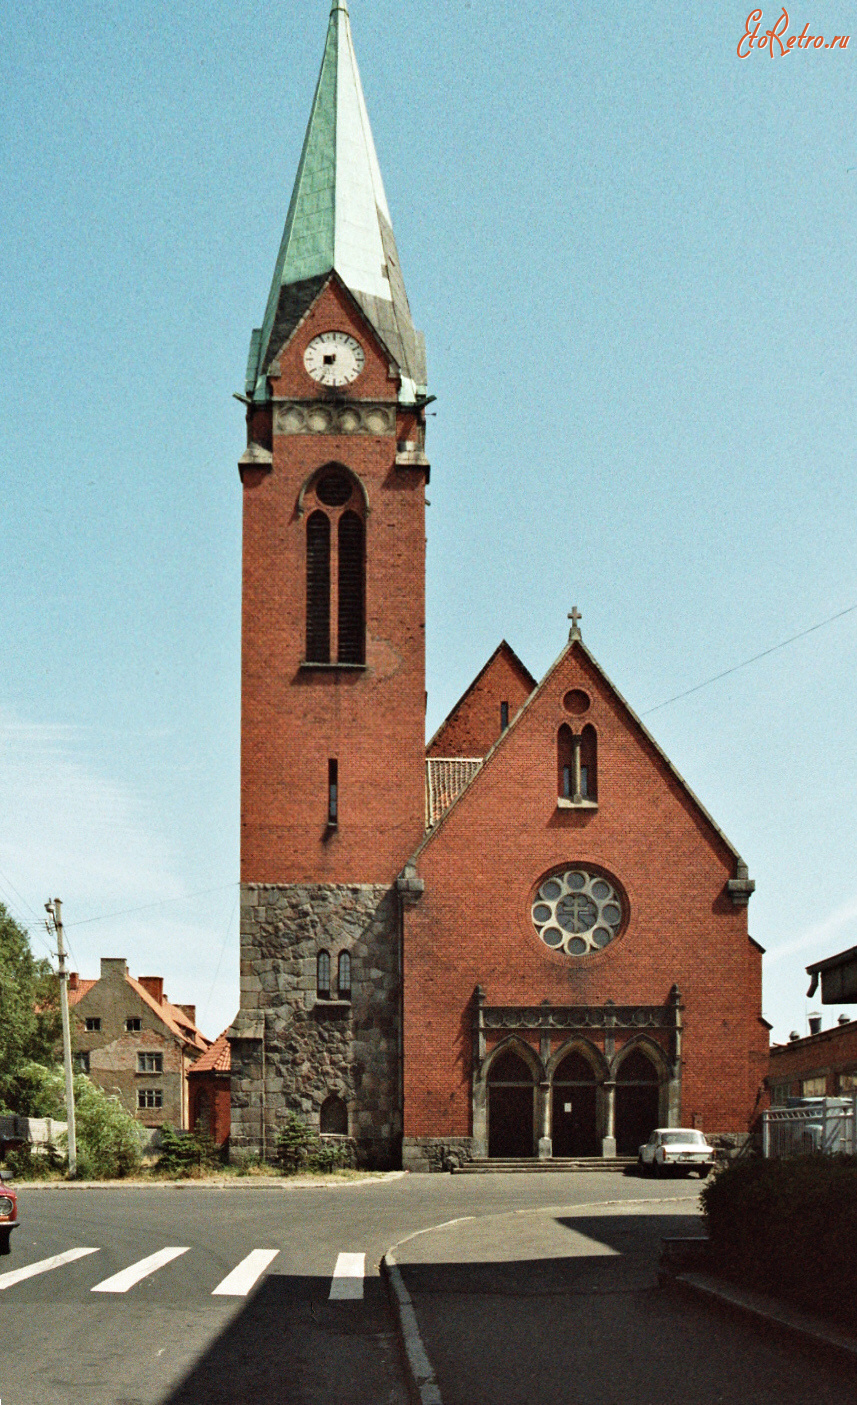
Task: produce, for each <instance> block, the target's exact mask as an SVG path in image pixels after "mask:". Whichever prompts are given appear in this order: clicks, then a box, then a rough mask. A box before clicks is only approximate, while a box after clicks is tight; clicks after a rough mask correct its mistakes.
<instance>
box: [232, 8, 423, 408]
mask: <svg viewBox="0 0 857 1405" xmlns="http://www.w3.org/2000/svg"><path fill="white" fill-rule="evenodd" d="M332 271H335V272H336V273H338V274H339V277H340V278H341V279H342V281H343V283H344V284H345V286H346V287H347V288H348V289H349V291H350V292H351V293H352V294H353V296H354V297H355V298H356V299H357V301H358V302H359V304H360V306H361V307H362V309H363V311H364V313H365V314H366V316H367V317H368V318H369V320H370V322H371V323H372V324H373V326H374V328H375V330H376V331H377V333H378V335H379V337H380V338H381V340H382V342H383V343H384V345H385V346H386V348H387V351H388V352H389V353H390V355H391V357H392V358H393V360H394V361H395V362H396V363H397V365H398V366H399V368H400V370H401V373H402V390H401V397H400V398H401V399H403V400H405V401H413V399H414V398H415V396H416V395H418V394H421V393H424V391H425V379H426V377H425V350H424V346H423V342H422V337H421V336H420V334H419V333H417V332H415V331H414V326H413V322H412V321H411V313H410V308H409V306H408V299H407V294H406V292H405V285H404V282H403V280H402V275H401V272H400V269H399V257H398V253H397V251H396V242H395V239H394V237H393V230H392V226H391V223H390V212H389V210H388V208H387V197H386V195H385V194H384V183H383V181H382V179H381V171H380V168H379V166H378V157H377V155H376V153H375V143H374V141H373V140H372V131H371V128H370V126H369V117H368V114H367V111H366V103H365V100H364V97H363V88H362V85H361V82H360V74H359V71H358V68H357V59H356V57H355V54H354V44H353V41H352V38H351V25H350V23H349V19H348V6H347V4H346V3H345V0H333V4H332V6H331V10H330V20H329V22H328V27H327V39H326V42H325V46H324V57H323V58H322V62H321V73H320V74H319V79H318V85H317V87H316V90H315V98H314V100H313V105H312V111H311V113H310V119H309V125H308V126H307V131H306V137H305V139H304V145H303V151H302V153H301V159H300V165H299V166H298V174H297V178H296V180H295V185H294V190H293V191H292V199H291V204H290V205H289V213H288V215H287V217H286V227H285V230H284V232H283V239H282V243H281V245H280V252H279V254H278V256H277V263H276V266H275V269H274V278H273V281H272V284H271V291H270V294H269V296H268V305H267V307H266V309H265V320H264V322H263V325H262V327H261V329H260V330H259V331H256V332H254V333H253V337H252V340H251V345H250V359H249V362H248V366H247V393H248V395H251V396H252V397H253V398H254V399H256V400H264V399H266V398H267V384H266V371H267V368H268V366H269V364H270V362H271V360H272V359H273V358H274V357H275V356H276V354H277V352H278V351H279V350H280V348H281V347H282V346H283V344H284V342H285V341H286V340H287V339H288V337H289V336H290V335H291V333H292V331H293V330H294V328H295V326H296V325H297V323H298V321H299V320H300V318H301V317H302V316H303V314H304V312H305V311H306V309H307V308H308V307H309V305H310V304H311V302H312V301H313V299H314V298H315V297H316V296H317V294H318V292H319V290H320V288H321V287H322V286H323V284H324V282H325V280H326V279H327V277H328V276H329V274H330V273H331V272H332Z"/></svg>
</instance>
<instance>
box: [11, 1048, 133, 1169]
mask: <svg viewBox="0 0 857 1405" xmlns="http://www.w3.org/2000/svg"><path fill="white" fill-rule="evenodd" d="M16 1087H17V1088H18V1089H19V1090H20V1091H21V1094H22V1098H21V1102H22V1103H23V1105H25V1106H26V1107H27V1108H28V1109H29V1110H28V1112H27V1113H24V1114H22V1115H23V1116H29V1117H56V1118H57V1119H59V1120H61V1121H63V1122H64V1121H65V1118H66V1106H65V1076H64V1074H63V1070H62V1068H46V1067H45V1066H44V1065H43V1064H35V1063H29V1064H24V1065H22V1067H21V1068H20V1069H19V1070H18V1072H17V1074H16ZM19 1105H21V1104H19ZM74 1112H75V1131H76V1135H77V1174H78V1176H79V1178H80V1179H81V1180H87V1181H89V1180H93V1181H95V1180H121V1179H122V1178H124V1177H125V1176H132V1175H133V1174H134V1172H135V1171H138V1170H139V1169H140V1163H141V1160H142V1152H143V1142H144V1140H145V1134H144V1132H143V1129H142V1127H141V1126H140V1124H139V1122H137V1121H136V1120H135V1119H134V1118H133V1117H132V1116H131V1114H130V1112H127V1111H126V1110H125V1108H124V1107H123V1106H122V1103H121V1102H120V1101H119V1099H118V1098H116V1097H111V1096H109V1095H108V1094H107V1093H105V1092H103V1091H102V1089H101V1088H97V1087H96V1085H95V1084H94V1083H91V1082H90V1080H89V1079H88V1078H87V1077H86V1075H85V1074H83V1073H79V1074H76V1075H75V1078H74ZM59 1147H60V1150H61V1152H62V1156H61V1157H60V1156H59V1154H58V1153H57V1151H56V1149H54V1151H53V1152H50V1153H49V1154H48V1157H47V1161H48V1167H47V1169H46V1167H45V1159H44V1157H43V1155H42V1153H41V1152H39V1151H37V1150H33V1149H32V1148H31V1147H29V1146H28V1147H27V1148H26V1149H25V1148H24V1147H21V1148H20V1150H19V1151H18V1152H11V1153H10V1156H9V1157H7V1161H8V1162H9V1165H10V1167H11V1166H12V1160H11V1159H10V1158H15V1168H16V1169H15V1174H16V1175H20V1176H21V1177H22V1178H28V1179H33V1178H39V1177H44V1176H46V1175H49V1174H50V1172H51V1170H57V1169H60V1167H61V1166H67V1164H68V1136H67V1134H66V1133H65V1132H63V1133H62V1135H61V1137H60V1139H59Z"/></svg>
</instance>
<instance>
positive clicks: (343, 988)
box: [336, 951, 351, 1000]
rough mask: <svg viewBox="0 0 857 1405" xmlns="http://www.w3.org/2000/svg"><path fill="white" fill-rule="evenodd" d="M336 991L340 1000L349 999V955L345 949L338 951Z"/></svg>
mask: <svg viewBox="0 0 857 1405" xmlns="http://www.w3.org/2000/svg"><path fill="white" fill-rule="evenodd" d="M336 993H337V995H338V996H339V998H340V1000H350V999H351V956H350V955H349V953H348V952H347V951H340V953H339V967H338V970H337V973H336Z"/></svg>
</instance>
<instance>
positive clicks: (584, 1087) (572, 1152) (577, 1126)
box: [551, 1053, 599, 1156]
mask: <svg viewBox="0 0 857 1405" xmlns="http://www.w3.org/2000/svg"><path fill="white" fill-rule="evenodd" d="M595 1083H596V1079H595V1071H594V1069H593V1067H592V1065H591V1064H590V1063H589V1062H588V1060H587V1059H585V1058H584V1057H583V1055H582V1054H578V1053H572V1054H568V1055H567V1057H566V1058H564V1059H563V1061H562V1063H561V1064H560V1065H559V1066H558V1068H557V1070H556V1073H555V1074H554V1077H553V1113H552V1117H551V1137H552V1140H553V1154H554V1156H597V1155H598V1153H599V1147H598V1135H597V1125H596V1114H595Z"/></svg>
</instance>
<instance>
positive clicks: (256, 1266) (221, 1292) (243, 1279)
mask: <svg viewBox="0 0 857 1405" xmlns="http://www.w3.org/2000/svg"><path fill="white" fill-rule="evenodd" d="M279 1252H280V1251H279V1249H254V1250H253V1252H252V1253H250V1254H248V1255H247V1257H246V1259H242V1260H241V1262H240V1264H236V1266H235V1268H233V1270H232V1272H231V1273H228V1274H227V1275H226V1277H225V1278H224V1280H223V1282H222V1283H218V1285H217V1287H216V1288H214V1289H213V1290H212V1294H211V1296H212V1297H213V1298H217V1297H220V1298H246V1296H247V1294H248V1293H249V1292H250V1289H251V1288H252V1287H253V1284H254V1283H255V1282H256V1280H257V1279H258V1278H260V1277H261V1276H262V1274H263V1273H264V1272H265V1269H266V1268H267V1267H268V1264H270V1263H273V1261H274V1259H275V1258H276V1257H277V1255H278V1254H279Z"/></svg>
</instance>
